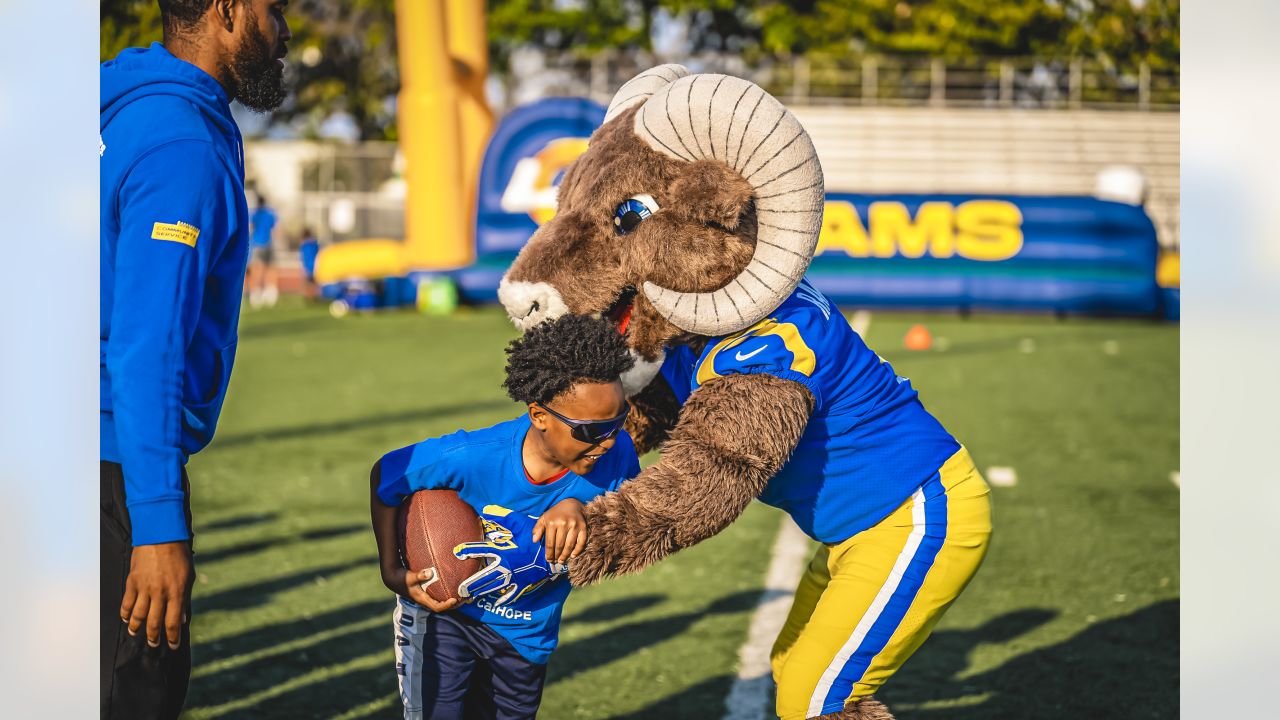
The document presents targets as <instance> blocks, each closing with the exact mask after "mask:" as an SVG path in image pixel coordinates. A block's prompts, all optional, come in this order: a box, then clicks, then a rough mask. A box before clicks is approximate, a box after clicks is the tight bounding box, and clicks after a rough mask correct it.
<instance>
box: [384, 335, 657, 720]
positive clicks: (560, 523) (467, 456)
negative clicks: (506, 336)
mask: <svg viewBox="0 0 1280 720" xmlns="http://www.w3.org/2000/svg"><path fill="white" fill-rule="evenodd" d="M507 355H508V362H507V379H506V381H505V383H504V385H505V387H506V389H507V393H508V394H509V395H510V396H511V397H512V398H513V399H515V400H516V401H517V402H522V403H525V404H527V406H528V411H527V413H526V414H523V415H521V416H520V417H517V418H515V419H514V420H508V421H506V422H503V423H499V424H497V425H494V426H493V427H489V428H485V429H483V430H474V431H470V432H467V431H461V430H460V431H458V432H456V433H453V434H452V435H446V436H444V437H440V438H432V439H428V440H423V441H422V442H419V443H416V444H414V445H410V446H409V447H406V448H401V449H399V450H395V451H393V452H390V453H387V454H386V455H384V456H383V457H382V459H381V460H379V461H378V462H377V464H375V465H374V467H373V472H372V475H371V478H370V486H371V491H372V492H371V498H370V510H371V514H372V519H373V529H374V535H375V536H376V538H377V543H378V555H379V559H380V563H381V566H382V581H383V583H384V584H386V586H387V587H388V588H389V589H391V590H392V591H393V592H395V593H396V594H397V595H399V596H400V598H399V600H398V603H397V607H396V614H395V629H396V671H397V672H398V673H399V675H400V677H399V682H400V696H401V699H402V700H403V701H404V713H405V718H406V720H415V719H417V718H423V719H427V718H441V719H443V718H449V719H454V718H464V717H465V718H504V719H505V718H532V717H534V715H535V714H536V713H537V710H538V705H539V703H540V701H541V699H542V686H543V682H544V680H545V678H546V663H547V660H548V658H549V657H550V655H551V651H552V650H553V649H554V648H555V646H556V640H557V636H558V630H559V626H560V613H561V610H562V609H563V607H564V602H565V599H566V598H567V597H568V595H569V590H570V585H569V581H568V580H566V579H561V578H559V577H558V576H557V575H552V576H551V578H550V579H549V580H547V581H546V583H545V584H543V585H542V586H541V587H540V588H538V589H537V591H536V592H528V593H525V592H524V589H522V588H517V587H508V588H506V589H507V590H508V591H509V592H508V594H503V595H499V594H497V593H492V594H488V595H483V596H481V597H479V598H477V599H475V600H474V601H473V602H469V603H466V604H462V605H459V604H458V603H457V601H454V600H450V601H447V602H443V603H439V602H436V601H435V600H433V599H431V598H430V597H428V596H427V594H426V593H425V592H423V590H422V584H423V583H424V582H426V581H429V580H431V579H432V574H431V572H430V571H422V572H420V573H413V572H410V571H408V570H406V569H405V567H404V566H403V564H402V563H401V560H400V557H399V553H398V549H397V545H398V544H397V538H396V533H397V523H396V512H397V507H398V506H399V505H400V504H401V503H402V502H403V501H404V500H405V499H406V498H407V497H408V496H409V495H410V494H412V493H413V492H415V491H417V490H426V489H437V488H448V489H452V490H456V491H458V494H459V496H460V497H461V498H462V500H464V501H465V502H467V503H468V504H469V505H471V506H472V507H474V508H477V509H481V508H484V513H482V515H484V516H486V517H491V516H492V515H493V514H494V513H496V514H498V515H499V516H503V515H506V514H507V513H506V512H505V511H509V517H510V519H511V520H519V521H523V519H524V518H526V517H528V516H534V515H540V516H541V517H540V518H539V519H538V521H537V524H536V525H535V526H534V528H533V533H532V536H531V537H522V535H523V534H524V533H522V532H521V531H520V530H518V529H514V528H515V527H517V526H516V525H513V524H512V523H511V522H509V521H508V520H507V519H505V518H504V517H497V518H496V520H497V521H498V522H500V523H502V524H503V525H504V526H505V527H508V528H513V533H514V538H513V539H514V540H515V542H516V543H517V544H520V543H526V544H527V543H529V542H530V540H532V542H535V543H536V542H538V541H539V540H540V539H541V540H544V541H545V545H546V559H547V560H549V561H553V562H559V563H563V562H566V561H568V560H570V559H571V558H572V556H573V555H575V554H577V553H578V552H580V551H581V550H582V548H583V547H584V546H585V543H586V539H587V533H586V522H585V520H584V518H583V516H582V506H583V503H586V502H589V501H590V500H591V499H592V498H595V497H596V496H598V495H601V494H603V493H605V492H608V491H610V490H614V489H616V488H617V487H618V485H620V484H621V483H622V482H623V481H624V480H627V479H629V478H631V477H634V476H635V475H636V474H638V473H639V472H640V465H639V461H638V459H637V457H636V451H635V446H634V445H633V444H632V442H631V438H630V437H629V436H628V435H627V433H626V431H624V430H623V429H622V423H623V421H624V420H625V418H626V415H627V411H628V410H629V406H628V405H627V402H626V399H625V397H624V396H623V392H622V384H621V382H620V381H619V377H620V376H621V375H622V373H624V372H626V371H627V370H628V369H630V367H631V365H632V362H633V361H632V359H631V356H630V354H629V353H628V352H627V347H626V344H625V343H624V341H623V339H622V337H621V336H620V335H619V334H618V333H617V331H615V330H614V329H613V327H612V326H611V325H610V324H609V323H608V322H605V321H602V320H594V319H591V318H587V317H580V316H572V315H566V316H565V317H563V318H560V319H559V320H556V321H555V322H552V323H545V324H543V325H540V326H538V327H535V328H532V329H530V330H529V331H528V332H527V333H526V334H525V335H524V337H523V338H520V339H518V340H515V341H513V342H512V343H511V344H510V346H508V348H507ZM491 506H499V507H498V508H497V509H495V508H493V507H491ZM530 522H531V521H530ZM524 532H527V530H525V531H524ZM542 577H544V578H545V577H546V575H545V574H544V575H543V576H542ZM536 585H537V582H531V583H530V585H529V586H527V588H529V587H535V586H536ZM527 588H525V589H527Z"/></svg>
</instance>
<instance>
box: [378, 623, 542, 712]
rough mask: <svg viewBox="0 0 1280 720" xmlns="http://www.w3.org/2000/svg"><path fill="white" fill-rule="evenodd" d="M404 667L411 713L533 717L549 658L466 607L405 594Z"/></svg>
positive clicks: (403, 695)
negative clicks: (434, 606)
mask: <svg viewBox="0 0 1280 720" xmlns="http://www.w3.org/2000/svg"><path fill="white" fill-rule="evenodd" d="M395 623H396V673H397V675H399V680H400V699H401V701H402V702H403V703H404V717H405V720H532V718H533V717H535V716H536V715H537V714H538V706H539V705H540V704H541V703H542V686H543V685H544V684H545V683H546V679H547V666H546V665H538V664H535V663H532V662H529V661H528V660H526V659H524V658H523V657H521V655H520V653H518V652H516V649H515V648H513V647H512V646H511V643H509V642H507V640H506V639H505V638H503V637H502V636H501V635H499V634H498V633H496V632H494V631H493V629H492V628H490V627H489V626H487V625H484V624H483V623H480V622H479V621H477V620H473V619H472V618H469V617H467V616H466V615H463V614H462V613H460V612H448V613H439V614H437V613H433V612H431V611H430V610H427V609H426V608H423V607H419V606H418V605H416V604H414V603H412V602H409V601H408V600H405V599H404V598H398V602H397V604H396V613H395Z"/></svg>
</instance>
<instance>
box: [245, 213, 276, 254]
mask: <svg viewBox="0 0 1280 720" xmlns="http://www.w3.org/2000/svg"><path fill="white" fill-rule="evenodd" d="M249 224H250V226H251V227H252V229H253V230H252V233H251V234H250V235H249V243H250V244H251V245H253V247H267V246H269V245H271V231H272V230H274V229H275V227H276V214H275V212H274V211H272V210H271V208H268V207H260V208H258V209H257V210H254V211H253V215H250V216H249Z"/></svg>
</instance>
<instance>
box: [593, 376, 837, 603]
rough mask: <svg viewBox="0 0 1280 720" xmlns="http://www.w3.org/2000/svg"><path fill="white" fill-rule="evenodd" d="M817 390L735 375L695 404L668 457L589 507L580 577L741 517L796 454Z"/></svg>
mask: <svg viewBox="0 0 1280 720" xmlns="http://www.w3.org/2000/svg"><path fill="white" fill-rule="evenodd" d="M812 412H813V395H812V394H811V393H810V392H809V390H808V389H807V388H805V387H804V386H803V385H801V384H800V383H797V382H793V381H790V380H783V379H781V378H777V377H773V376H772V375H729V376H726V377H721V378H715V379H713V380H710V381H708V382H707V383H705V384H704V385H702V386H701V387H700V388H699V389H698V390H696V391H695V392H694V393H693V394H692V395H690V396H689V400H688V401H687V402H686V403H685V405H684V409H683V411H682V412H681V413H680V421H679V423H678V424H677V425H676V427H675V429H674V430H673V431H672V432H671V437H670V439H668V440H667V443H666V445H665V447H664V448H663V453H662V459H661V460H659V461H658V462H657V463H656V464H654V465H652V466H650V467H649V468H647V469H645V471H644V472H642V473H640V475H638V476H637V477H635V478H634V479H632V480H629V481H627V482H626V483H624V484H623V485H622V487H621V488H619V490H618V491H617V492H614V493H608V494H607V495H602V496H601V497H598V498H596V499H595V500H593V501H592V502H591V503H590V504H589V505H587V507H586V516H587V526H588V527H589V528H590V529H591V539H590V541H589V542H588V544H587V548H586V549H585V550H584V551H583V552H582V554H581V555H579V556H578V557H576V558H574V559H573V561H572V562H571V563H570V571H569V578H570V580H571V581H572V582H573V584H574V585H586V584H590V583H593V582H596V581H598V580H600V579H601V578H603V577H604V576H606V575H622V574H626V573H633V572H637V571H639V570H642V569H644V568H645V567H647V566H649V565H651V564H653V563H655V562H657V561H658V560H661V559H662V558H664V557H666V556H667V555H670V554H671V553H674V552H676V551H677V550H680V549H682V548H686V547H689V546H690V545H693V544H695V543H698V542H701V541H702V540H705V539H707V538H709V537H711V536H712V535H715V534H716V533H718V532H720V531H721V530H723V529H724V528H725V527H727V526H728V525H729V524H730V523H732V522H733V521H734V520H735V519H737V517H738V516H739V515H741V514H742V512H743V510H745V509H746V507H747V505H748V504H749V503H750V502H751V500H752V499H753V498H755V497H756V496H758V495H759V494H760V493H761V492H762V491H763V490H764V486H765V483H767V482H768V481H769V479H770V478H772V477H773V476H774V475H775V474H776V473H777V472H778V470H780V469H781V468H782V465H783V463H785V462H786V461H787V458H788V457H789V456H790V455H791V451H792V450H794V449H795V446H796V444H797V443H798V442H799V441H800V435H801V434H802V433H803V432H804V429H805V426H806V425H807V424H808V422H809V416H810V414H811V413H812Z"/></svg>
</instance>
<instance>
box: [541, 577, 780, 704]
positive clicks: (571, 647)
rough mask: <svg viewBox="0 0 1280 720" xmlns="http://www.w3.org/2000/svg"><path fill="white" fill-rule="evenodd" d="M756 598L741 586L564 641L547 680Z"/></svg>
mask: <svg viewBox="0 0 1280 720" xmlns="http://www.w3.org/2000/svg"><path fill="white" fill-rule="evenodd" d="M759 600H760V591H759V590H744V591H742V592H737V593H734V594H732V595H728V596H726V597H723V598H720V599H719V600H716V601H715V602H713V603H711V604H710V605H708V606H707V607H705V608H702V609H699V610H693V611H690V612H685V613H680V614H678V615H664V616H663V617H660V618H653V619H651V620H641V621H639V622H633V623H628V624H626V625H621V626H619V627H615V628H611V629H609V630H605V631H604V632H602V633H598V634H596V635H592V636H591V637H587V638H583V639H581V640H575V641H574V642H571V643H565V644H563V645H561V646H560V647H559V648H558V649H557V650H556V652H555V655H554V656H552V659H551V663H550V665H549V666H548V668H547V684H548V685H551V684H554V683H557V682H561V681H563V680H567V679H569V678H571V677H573V676H574V675H577V674H578V673H580V672H584V671H587V670H591V669H594V668H598V667H601V666H603V665H608V664H609V663H612V662H615V661H617V660H620V659H622V658H625V657H626V656H628V655H630V654H632V653H634V652H636V651H637V650H641V649H643V648H647V647H649V646H652V645H657V644H658V643H661V642H663V641H665V640H669V639H671V638H673V637H676V636H678V635H680V634H681V633H683V632H685V631H686V630H688V629H689V627H690V626H692V625H693V624H694V623H696V622H698V621H699V620H701V619H702V618H704V617H706V616H708V615H717V614H721V613H736V612H747V611H750V610H753V609H754V608H755V607H756V603H757V602H759Z"/></svg>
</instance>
